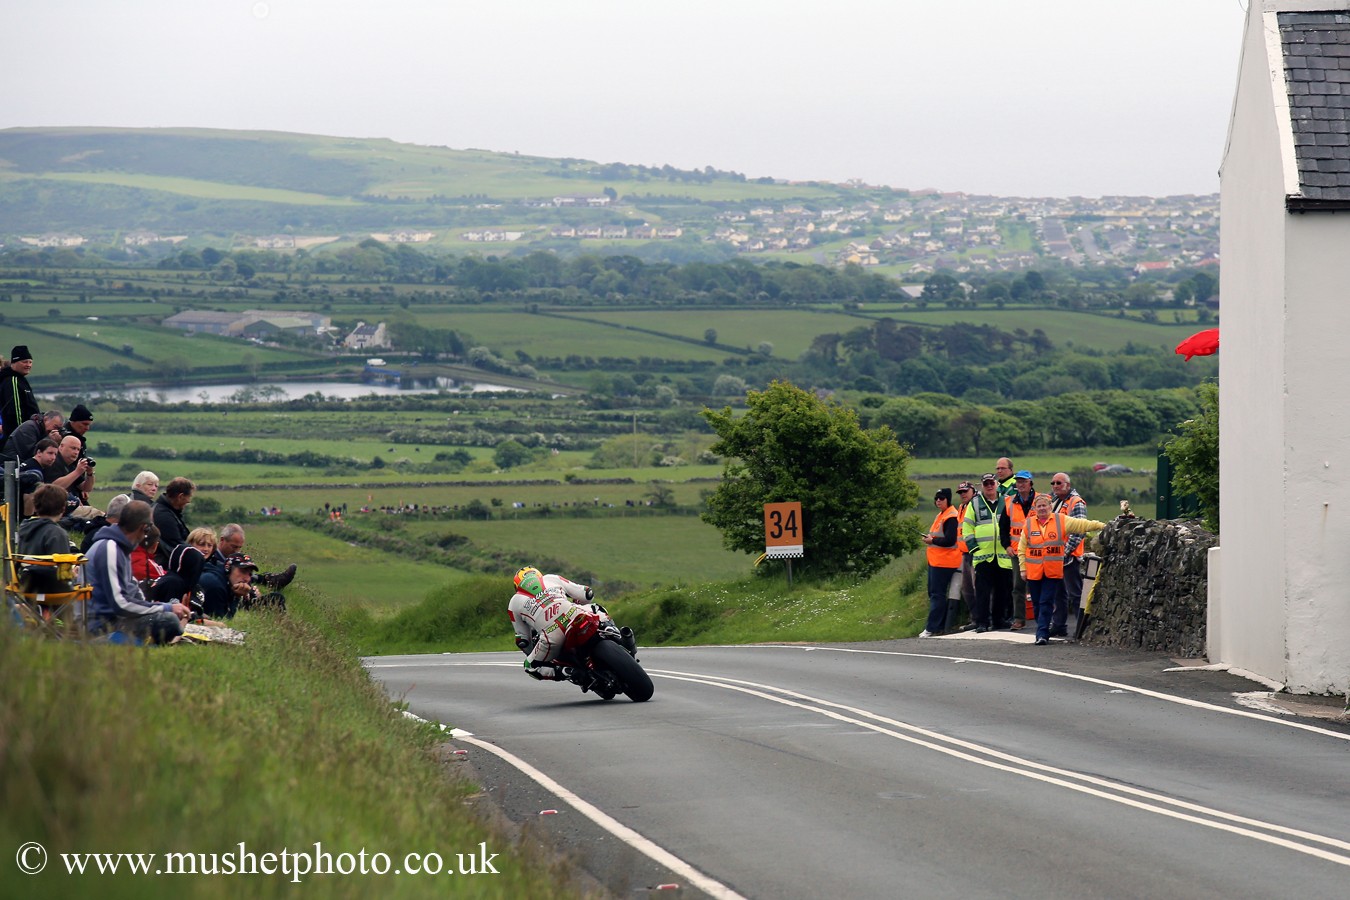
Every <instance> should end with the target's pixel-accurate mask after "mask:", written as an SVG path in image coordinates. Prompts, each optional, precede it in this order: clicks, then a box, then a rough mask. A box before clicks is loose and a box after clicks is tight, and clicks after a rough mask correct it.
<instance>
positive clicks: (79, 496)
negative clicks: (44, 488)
mask: <svg viewBox="0 0 1350 900" xmlns="http://www.w3.org/2000/svg"><path fill="white" fill-rule="evenodd" d="M92 465H93V461H92V460H91V459H89V458H88V457H81V456H80V439H79V438H77V437H75V436H74V435H67V436H66V437H63V438H61V442H60V443H59V444H57V445H56V459H55V460H53V461H52V464H51V465H50V466H48V467H47V468H46V469H45V471H46V473H47V483H48V484H57V485H60V486H61V487H63V488H65V489H66V493H67V494H69V495H70V496H69V497H68V498H67V500H66V505H67V506H68V507H69V510H70V515H72V516H74V517H75V518H77V519H91V518H93V517H94V513H93V512H90V511H88V510H87V509H86V511H85V512H83V513H81V512H80V511H79V508H80V507H86V508H88V507H89V503H88V498H89V491H90V490H92V489H93V486H94V473H93V469H92V468H91V466H92Z"/></svg>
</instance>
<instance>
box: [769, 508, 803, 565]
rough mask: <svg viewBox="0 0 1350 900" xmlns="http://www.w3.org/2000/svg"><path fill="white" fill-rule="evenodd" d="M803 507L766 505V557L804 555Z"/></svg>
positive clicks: (776, 557)
mask: <svg viewBox="0 0 1350 900" xmlns="http://www.w3.org/2000/svg"><path fill="white" fill-rule="evenodd" d="M803 535H804V530H803V528H802V505H801V504H800V503H797V502H792V503H766V504H764V555H765V556H767V557H769V558H770V559H778V558H781V557H793V556H802V555H804V551H803V549H802V548H803V544H804V543H805V541H804V538H803Z"/></svg>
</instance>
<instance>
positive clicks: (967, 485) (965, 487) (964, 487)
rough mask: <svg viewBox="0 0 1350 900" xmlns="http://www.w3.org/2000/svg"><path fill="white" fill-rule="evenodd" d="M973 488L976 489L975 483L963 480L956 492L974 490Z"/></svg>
mask: <svg viewBox="0 0 1350 900" xmlns="http://www.w3.org/2000/svg"><path fill="white" fill-rule="evenodd" d="M973 490H975V485H973V484H971V483H970V482H969V481H963V482H961V483H960V484H958V485H957V486H956V492H957V493H958V494H959V493H961V492H962V491H973Z"/></svg>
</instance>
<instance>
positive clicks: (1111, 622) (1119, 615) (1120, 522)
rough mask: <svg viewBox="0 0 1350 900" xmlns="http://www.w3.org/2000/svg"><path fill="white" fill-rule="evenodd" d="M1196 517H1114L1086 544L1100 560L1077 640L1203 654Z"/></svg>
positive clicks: (1201, 550)
mask: <svg viewBox="0 0 1350 900" xmlns="http://www.w3.org/2000/svg"><path fill="white" fill-rule="evenodd" d="M1218 543H1219V539H1218V536H1217V535H1214V534H1212V533H1210V532H1209V531H1206V530H1205V529H1204V528H1203V527H1201V525H1200V523H1199V522H1198V521H1157V520H1154V519H1116V520H1114V521H1112V522H1110V523H1108V524H1107V526H1106V529H1105V530H1104V531H1101V532H1099V533H1098V534H1097V535H1095V536H1094V539H1093V540H1092V542H1091V543H1090V544H1089V547H1088V549H1089V550H1090V551H1093V552H1095V553H1097V555H1099V556H1100V557H1102V566H1101V572H1100V573H1099V574H1098V576H1097V588H1096V591H1095V592H1094V593H1093V595H1092V612H1091V615H1090V617H1089V619H1088V622H1087V627H1086V628H1085V629H1084V630H1083V635H1082V640H1083V643H1085V644H1097V645H1101V646H1108V647H1124V648H1129V649H1135V650H1159V651H1163V652H1166V653H1170V654H1172V655H1174V656H1180V657H1197V656H1204V655H1205V605H1206V595H1207V581H1208V571H1209V565H1208V553H1209V548H1210V547H1213V546H1216V545H1217V544H1218Z"/></svg>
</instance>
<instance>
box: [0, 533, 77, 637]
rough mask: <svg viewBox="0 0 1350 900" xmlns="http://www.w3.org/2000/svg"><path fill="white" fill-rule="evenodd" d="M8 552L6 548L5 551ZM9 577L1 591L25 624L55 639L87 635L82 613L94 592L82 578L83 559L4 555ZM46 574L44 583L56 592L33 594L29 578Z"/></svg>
mask: <svg viewBox="0 0 1350 900" xmlns="http://www.w3.org/2000/svg"><path fill="white" fill-rule="evenodd" d="M6 550H8V548H6ZM6 559H7V561H8V562H9V565H8V566H7V568H8V570H9V573H10V577H9V582H8V583H7V584H6V585H5V591H6V593H7V594H8V595H9V597H10V599H12V600H13V601H14V605H15V609H16V610H17V611H18V613H19V616H20V618H21V620H22V621H23V622H24V623H25V624H26V625H30V626H34V627H38V628H41V629H43V630H44V631H48V632H50V633H51V634H53V635H56V636H63V637H64V636H76V637H82V636H84V635H86V634H87V633H88V629H87V627H86V621H85V618H86V612H87V609H88V603H89V598H90V597H91V596H92V595H93V592H94V589H93V587H92V586H91V585H89V584H87V583H86V582H85V580H84V578H83V570H82V568H81V567H82V566H83V565H84V563H85V558H84V556H83V555H82V554H79V553H53V554H50V555H29V554H23V553H6ZM39 573H46V574H49V575H50V576H54V577H50V578H47V579H45V580H48V581H54V582H55V583H56V584H57V585H59V586H60V589H59V590H56V591H33V590H31V584H29V583H28V582H29V580H30V578H31V577H32V576H33V575H35V574H39Z"/></svg>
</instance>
